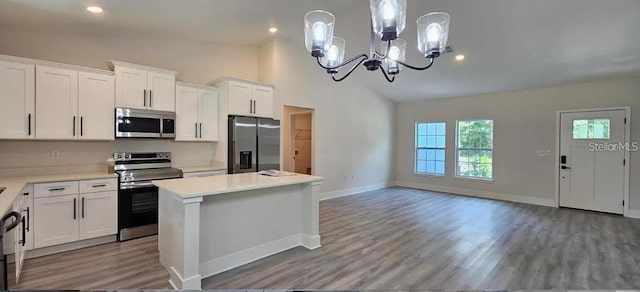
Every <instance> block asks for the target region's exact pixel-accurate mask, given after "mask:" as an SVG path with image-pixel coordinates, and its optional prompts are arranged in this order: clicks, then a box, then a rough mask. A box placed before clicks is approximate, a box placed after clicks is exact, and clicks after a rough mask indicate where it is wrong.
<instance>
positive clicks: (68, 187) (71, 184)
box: [33, 180, 78, 198]
mask: <svg viewBox="0 0 640 292" xmlns="http://www.w3.org/2000/svg"><path fill="white" fill-rule="evenodd" d="M33 192H34V194H35V197H36V198H44V197H53V196H64V195H75V194H77V193H78V181H77V180H74V181H61V182H52V183H44V184H35V185H34V186H33Z"/></svg>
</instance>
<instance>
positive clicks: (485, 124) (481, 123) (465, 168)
mask: <svg viewBox="0 0 640 292" xmlns="http://www.w3.org/2000/svg"><path fill="white" fill-rule="evenodd" d="M457 129H458V133H457V138H458V139H457V140H458V145H457V146H458V149H461V148H465V149H463V150H458V151H457V154H458V165H457V169H456V171H457V174H458V175H459V176H466V177H475V178H492V177H493V166H492V164H493V151H492V150H491V149H493V121H492V120H477V121H459V122H458V127H457ZM602 132H604V131H602Z"/></svg>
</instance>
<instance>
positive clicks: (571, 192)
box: [559, 110, 626, 214]
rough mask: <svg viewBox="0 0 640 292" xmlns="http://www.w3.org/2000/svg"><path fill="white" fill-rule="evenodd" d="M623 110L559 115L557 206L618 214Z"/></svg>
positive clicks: (621, 195) (621, 197) (620, 206)
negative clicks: (558, 184) (558, 196)
mask: <svg viewBox="0 0 640 292" xmlns="http://www.w3.org/2000/svg"><path fill="white" fill-rule="evenodd" d="M625 117H626V111H625V110H610V111H591V112H571V113H562V114H561V115H560V165H559V167H560V171H559V175H560V179H559V182H560V202H559V203H560V206H561V207H570V208H578V209H585V210H593V211H600V212H608V213H615V214H622V213H623V211H624V206H623V200H624V183H625V166H624V163H625V161H624V159H625V151H626V149H625V148H624V143H625V141H626V137H625V133H626V132H625Z"/></svg>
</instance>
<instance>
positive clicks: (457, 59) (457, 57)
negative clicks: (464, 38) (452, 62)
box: [456, 55, 464, 61]
mask: <svg viewBox="0 0 640 292" xmlns="http://www.w3.org/2000/svg"><path fill="white" fill-rule="evenodd" d="M462 60H464V55H456V61H462Z"/></svg>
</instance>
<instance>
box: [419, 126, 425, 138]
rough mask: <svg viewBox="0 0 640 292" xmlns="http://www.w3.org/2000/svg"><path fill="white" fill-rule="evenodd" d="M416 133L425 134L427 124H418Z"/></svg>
mask: <svg viewBox="0 0 640 292" xmlns="http://www.w3.org/2000/svg"><path fill="white" fill-rule="evenodd" d="M418 135H422V136H425V135H427V124H418Z"/></svg>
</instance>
